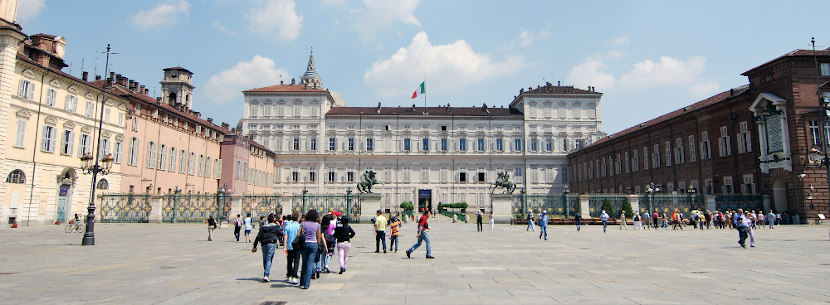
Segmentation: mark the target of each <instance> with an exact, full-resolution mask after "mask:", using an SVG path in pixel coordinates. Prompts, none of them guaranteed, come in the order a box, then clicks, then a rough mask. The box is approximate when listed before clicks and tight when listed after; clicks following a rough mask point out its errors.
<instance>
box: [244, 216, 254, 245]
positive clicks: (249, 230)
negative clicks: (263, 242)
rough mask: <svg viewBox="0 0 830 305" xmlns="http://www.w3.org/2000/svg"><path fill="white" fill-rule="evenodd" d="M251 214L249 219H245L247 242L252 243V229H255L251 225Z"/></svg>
mask: <svg viewBox="0 0 830 305" xmlns="http://www.w3.org/2000/svg"><path fill="white" fill-rule="evenodd" d="M251 221H253V220H252V219H251V213H248V217H245V220H244V223H245V242H246V243H249V242H251V229H253V225H252V224H251Z"/></svg>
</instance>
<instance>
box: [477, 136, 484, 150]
mask: <svg viewBox="0 0 830 305" xmlns="http://www.w3.org/2000/svg"><path fill="white" fill-rule="evenodd" d="M476 143H477V144H478V151H484V138H478V139H477V140H476Z"/></svg>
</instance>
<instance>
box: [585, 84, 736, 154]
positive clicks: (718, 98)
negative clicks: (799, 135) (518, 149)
mask: <svg viewBox="0 0 830 305" xmlns="http://www.w3.org/2000/svg"><path fill="white" fill-rule="evenodd" d="M747 91H749V85H743V86H740V87H737V88H733V89H729V90H727V91H724V92H721V93H718V94H715V95H713V96H711V97H709V98H707V99H705V100H702V101H699V102H697V103H694V104H691V105H689V106H686V107H683V108H680V109H677V110H675V111H672V112H669V113H666V114H664V115H661V116H658V117H656V118H653V119H651V120H648V121H645V122H643V123H640V124H637V125H635V126H632V127H629V128H626V129H624V130H622V131H620V132H617V133H615V134H612V135H609V136H606V137H603V138H601V139H599V140H597V141H596V142H594V143H591V145H588V146H587V147H585V148H589V147H593V146H596V145H600V144H602V143H605V142H608V141H612V140H615V139H617V138H620V137H623V136H626V135H629V134H632V133H635V132H637V131H640V130H643V129H646V128H649V127H651V126H654V125H657V124H660V123H663V122H665V121H668V120H671V119H674V118H677V117H679V116H682V115H685V114H687V113H690V112H692V111H695V110H700V109H703V108H706V107H709V106H712V105H714V104H717V103H720V102H722V101H725V100H727V99H729V98H732V97H735V96H739V95H742V94H744V93H746V92H747Z"/></svg>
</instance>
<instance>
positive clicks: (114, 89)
mask: <svg viewBox="0 0 830 305" xmlns="http://www.w3.org/2000/svg"><path fill="white" fill-rule="evenodd" d="M89 84H90V85H92V86H94V87H97V88H103V87H104V86H106V85H107V81H106V80H102V79H101V80H95V81H91V82H89ZM108 91H109V92H110V93H111V94H115V95H118V96H122V97H127V96H131V97H134V98H137V99H139V100H142V101H144V102H145V103H148V104H152V105H155V106H156V107H159V108H162V109H164V110H165V111H167V112H170V113H174V114H176V115H179V116H181V117H183V118H186V119H188V120H191V121H193V122H195V123H197V124H200V125H202V126H205V127H208V128H210V129H213V130H216V131H218V132H221V133H222V134H229V133H230V130H228V129H227V128H223V127H222V126H218V125H216V124H214V123H213V122H208V121H207V120H205V119H202V118H200V117H197V116H196V115H195V114H194V113H193V112H190V111H183V110H180V109H178V108H176V107H173V106H170V105H168V104H166V103H162V102H159V101H157V100H156V99H154V98H152V97H150V96H148V95H144V94H141V93H138V92H135V91H132V90H130V89H129V88H127V87H124V86H122V85H120V84H118V83H112V85H111V87H109V90H108Z"/></svg>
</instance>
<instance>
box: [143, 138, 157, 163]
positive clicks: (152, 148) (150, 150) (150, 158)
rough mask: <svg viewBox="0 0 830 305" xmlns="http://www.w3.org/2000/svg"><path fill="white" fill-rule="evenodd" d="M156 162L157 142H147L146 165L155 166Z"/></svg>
mask: <svg viewBox="0 0 830 305" xmlns="http://www.w3.org/2000/svg"><path fill="white" fill-rule="evenodd" d="M155 164H156V143H154V142H147V162H145V163H144V167H146V168H153V167H155Z"/></svg>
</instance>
